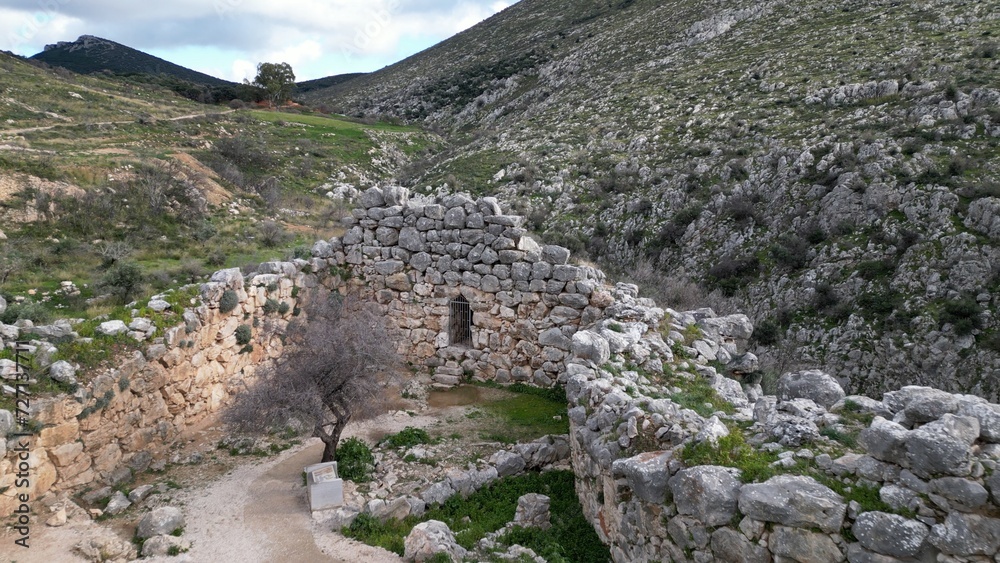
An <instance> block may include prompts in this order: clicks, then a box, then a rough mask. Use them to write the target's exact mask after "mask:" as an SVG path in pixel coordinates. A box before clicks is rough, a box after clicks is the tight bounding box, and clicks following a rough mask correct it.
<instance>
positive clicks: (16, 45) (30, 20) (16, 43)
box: [0, 8, 82, 55]
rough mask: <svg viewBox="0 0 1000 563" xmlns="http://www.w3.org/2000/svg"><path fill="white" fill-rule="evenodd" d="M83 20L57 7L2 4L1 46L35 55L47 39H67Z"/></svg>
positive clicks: (19, 52) (52, 41)
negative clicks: (16, 7)
mask: <svg viewBox="0 0 1000 563" xmlns="http://www.w3.org/2000/svg"><path fill="white" fill-rule="evenodd" d="M80 23H82V22H81V20H78V19H77V18H74V17H69V16H66V15H63V14H60V13H57V12H53V11H46V10H36V11H25V10H11V9H7V8H0V49H3V50H4V51H12V52H15V53H18V54H26V55H33V54H34V53H35V51H39V50H41V48H42V46H44V45H45V44H47V43H55V42H57V41H64V40H66V38H67V33H68V31H69V30H70V29H71V28H73V27H74V26H78V25H79V24H80ZM73 39H76V38H75V37H73Z"/></svg>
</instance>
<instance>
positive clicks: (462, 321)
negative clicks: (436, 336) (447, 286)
mask: <svg viewBox="0 0 1000 563" xmlns="http://www.w3.org/2000/svg"><path fill="white" fill-rule="evenodd" d="M449 306H450V307H449V308H450V313H451V316H450V318H449V320H448V336H449V340H450V343H451V344H452V345H456V344H464V345H469V344H472V309H471V308H469V302H468V301H467V300H466V299H465V297H462V296H459V297H458V299H455V300H453V301H451V303H449Z"/></svg>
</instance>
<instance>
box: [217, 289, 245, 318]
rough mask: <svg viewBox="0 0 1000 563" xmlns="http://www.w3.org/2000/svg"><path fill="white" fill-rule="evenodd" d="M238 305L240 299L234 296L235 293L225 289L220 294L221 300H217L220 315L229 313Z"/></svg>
mask: <svg viewBox="0 0 1000 563" xmlns="http://www.w3.org/2000/svg"><path fill="white" fill-rule="evenodd" d="M239 304H240V298H239V296H238V295H236V292H235V291H233V290H231V289H227V290H226V291H223V292H222V298H221V299H219V311H220V312H222V313H229V312H231V311H232V310H233V309H235V308H236V306H237V305H239Z"/></svg>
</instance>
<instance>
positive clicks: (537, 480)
mask: <svg viewBox="0 0 1000 563" xmlns="http://www.w3.org/2000/svg"><path fill="white" fill-rule="evenodd" d="M528 493H541V494H544V495H548V496H549V497H550V499H551V512H552V527H551V528H549V529H548V530H544V531H543V530H530V531H515V532H512V533H511V534H508V535H507V536H505V537H504V538H502V539H501V543H505V544H507V545H510V544H511V543H520V544H521V545H524V546H526V547H530V548H532V549H534V550H536V552H538V553H539V554H540V555H542V557H544V558H545V559H546V560H548V561H550V562H569V561H573V562H579V563H590V562H594V563H597V562H601V563H604V562H606V561H608V560H610V553H609V552H608V548H607V547H605V546H604V545H603V544H602V543H601V542H600V539H599V538H598V537H597V534H596V533H595V532H594V529H593V527H592V526H591V525H590V524H589V523H588V522H587V521H586V519H585V518H584V516H583V510H582V509H581V507H580V503H579V500H578V499H577V497H576V490H575V488H574V476H573V473H572V472H570V471H549V472H546V473H529V474H526V475H518V476H515V477H507V478H505V479H501V480H498V481H495V482H494V483H492V484H491V485H490V486H488V487H485V488H483V489H480V490H479V491H476V492H475V493H473V494H472V495H470V496H469V498H467V499H463V498H461V495H455V496H453V497H451V498H450V499H448V500H447V501H446V502H445V503H444V504H443V505H441V506H439V507H436V508H432V509H431V510H429V511H427V512H426V513H425V514H424V515H423V516H421V517H419V518H415V517H410V518H407V519H405V520H388V521H387V522H384V523H383V522H379V521H378V519H376V518H372V517H371V516H368V515H364V514H363V515H361V516H358V518H357V519H356V520H355V521H354V523H353V524H352V525H351V527H350V528H347V529H346V530H344V534H345V535H347V536H348V537H352V538H355V539H358V540H360V541H363V542H365V543H367V544H369V545H377V546H380V547H383V548H385V549H388V550H389V551H392V552H394V553H396V554H398V555H402V554H403V539H404V538H405V537H406V535H407V534H409V533H410V530H412V529H413V527H414V526H415V525H417V524H418V523H420V522H426V521H427V520H439V521H442V522H444V523H446V524H448V527H449V528H451V529H452V531H453V532H455V539H456V540H457V541H458V543H459V544H460V545H462V546H463V547H465V548H466V549H471V548H472V547H473V546H474V545H475V544H476V542H478V541H479V540H480V539H482V538H483V537H484V536H485V535H486V534H487V533H490V532H494V531H496V530H499V529H500V528H501V527H503V526H504V525H505V524H507V523H508V522H510V521H511V520H513V519H514V512H515V510H516V509H517V499H518V498H520V497H521V496H522V495H525V494H528ZM508 542H509V543H508Z"/></svg>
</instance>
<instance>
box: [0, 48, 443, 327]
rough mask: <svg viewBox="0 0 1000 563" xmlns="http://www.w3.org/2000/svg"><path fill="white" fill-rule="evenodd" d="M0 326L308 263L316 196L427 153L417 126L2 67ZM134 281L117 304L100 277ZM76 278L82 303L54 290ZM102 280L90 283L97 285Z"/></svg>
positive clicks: (335, 213)
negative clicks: (295, 260)
mask: <svg viewBox="0 0 1000 563" xmlns="http://www.w3.org/2000/svg"><path fill="white" fill-rule="evenodd" d="M0 72H2V73H3V77H4V80H3V81H2V83H3V85H4V86H3V88H4V91H3V97H2V105H0V108H3V109H2V114H0V225H2V232H3V234H4V235H5V237H6V238H4V237H0V294H2V295H3V296H4V297H5V298H6V299H7V301H8V302H10V303H12V305H11V306H10V307H9V308H8V309H7V311H6V312H4V313H3V315H2V319H0V320H3V321H4V322H6V323H11V322H13V321H15V320H17V318H19V317H20V318H28V319H31V320H34V321H36V322H47V321H50V320H52V319H53V318H56V317H65V316H70V317H85V318H90V317H93V316H96V315H100V314H104V313H108V312H110V311H112V310H113V309H115V307H117V306H119V305H121V304H122V303H123V302H124V301H128V300H129V299H131V298H134V297H137V296H141V295H143V294H152V293H155V292H158V291H162V290H164V289H166V288H170V287H175V286H177V285H181V284H184V283H190V282H193V281H198V280H200V279H202V277H203V276H204V275H206V274H207V273H209V272H211V271H214V270H215V269H217V268H220V267H234V266H244V265H248V264H253V263H259V262H261V261H265V260H270V259H275V258H281V259H284V258H290V257H293V256H299V257H302V256H306V255H307V254H308V248H309V247H310V246H311V245H312V243H313V242H315V240H317V239H319V238H325V237H329V236H332V235H334V234H336V233H337V232H338V230H339V218H340V217H341V211H342V209H341V207H340V204H338V203H337V202H336V201H335V200H333V199H331V198H330V197H328V195H327V194H328V193H333V192H338V191H339V190H343V189H346V188H351V189H357V188H361V189H363V188H364V187H365V186H366V185H371V184H373V183H377V182H379V181H383V180H385V179H387V178H389V177H391V176H393V175H394V174H395V173H396V171H397V168H398V167H401V166H404V165H406V163H407V162H409V161H410V160H411V159H413V158H415V157H417V156H418V155H420V154H422V152H423V151H424V150H426V149H428V148H432V147H434V146H436V145H437V144H438V143H439V141H438V140H437V138H436V137H434V136H433V135H427V134H425V133H423V132H421V131H420V130H419V129H417V128H414V127H400V126H393V125H388V124H380V123H371V124H363V123H360V122H357V121H352V120H348V119H344V118H340V117H336V116H330V115H323V114H312V113H278V112H269V111H238V112H233V111H230V110H228V109H227V108H212V107H210V106H205V105H201V104H194V103H191V102H188V101H186V100H184V99H183V98H180V97H178V96H176V95H174V94H173V93H171V92H168V91H163V90H156V89H143V90H138V89H133V87H132V86H130V85H129V84H127V83H125V82H120V81H117V80H114V79H109V78H102V77H86V76H80V75H75V74H71V73H66V72H53V71H50V70H42V69H39V68H36V67H34V66H31V65H29V64H27V63H25V62H23V61H20V60H17V59H14V58H10V57H2V58H0ZM124 264H128V265H133V264H134V265H136V266H138V271H139V272H140V274H141V280H139V281H140V283H139V284H138V287H137V288H135V289H136V291H131V292H128V295H122V294H119V293H115V290H116V287H117V286H116V285H115V283H114V282H115V280H114V279H113V274H115V273H118V274H120V273H121V268H122V266H123V265H124ZM69 281H71V282H73V283H74V285H75V287H76V288H78V289H79V290H80V293H79V294H71V293H72V291H65V290H63V289H61V288H62V287H63V284H62V283H61V282H69ZM102 282H103V283H102Z"/></svg>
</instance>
